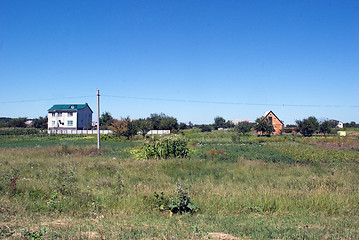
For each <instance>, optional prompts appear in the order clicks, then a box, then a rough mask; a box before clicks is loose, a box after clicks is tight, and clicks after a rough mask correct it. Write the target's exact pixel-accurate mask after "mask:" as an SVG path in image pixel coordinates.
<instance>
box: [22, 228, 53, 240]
mask: <svg viewBox="0 0 359 240" xmlns="http://www.w3.org/2000/svg"><path fill="white" fill-rule="evenodd" d="M46 233H47V230H46V229H45V228H42V229H40V230H37V231H32V230H27V229H24V230H22V231H21V236H22V237H23V238H25V239H31V240H41V239H44V236H45V234H46Z"/></svg>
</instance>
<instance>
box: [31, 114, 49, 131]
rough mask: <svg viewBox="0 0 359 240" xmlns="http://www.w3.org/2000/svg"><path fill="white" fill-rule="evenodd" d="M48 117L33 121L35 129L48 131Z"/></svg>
mask: <svg viewBox="0 0 359 240" xmlns="http://www.w3.org/2000/svg"><path fill="white" fill-rule="evenodd" d="M47 120H48V119H47V116H46V117H39V118H35V119H33V120H32V126H33V127H34V128H38V129H42V130H46V129H47Z"/></svg>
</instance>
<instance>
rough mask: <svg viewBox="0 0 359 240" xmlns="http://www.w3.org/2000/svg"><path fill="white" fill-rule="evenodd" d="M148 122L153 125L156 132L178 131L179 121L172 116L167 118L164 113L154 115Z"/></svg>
mask: <svg viewBox="0 0 359 240" xmlns="http://www.w3.org/2000/svg"><path fill="white" fill-rule="evenodd" d="M147 121H148V122H149V123H150V124H151V127H152V129H154V130H172V131H173V130H178V122H177V119H176V118H174V117H171V116H167V115H166V114H164V113H161V114H157V113H152V114H151V115H150V117H148V118H147Z"/></svg>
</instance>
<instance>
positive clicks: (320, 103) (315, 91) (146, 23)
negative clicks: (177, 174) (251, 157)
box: [0, 0, 359, 124]
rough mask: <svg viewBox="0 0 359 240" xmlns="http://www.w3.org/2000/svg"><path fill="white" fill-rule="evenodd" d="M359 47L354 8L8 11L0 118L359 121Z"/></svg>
mask: <svg viewBox="0 0 359 240" xmlns="http://www.w3.org/2000/svg"><path fill="white" fill-rule="evenodd" d="M358 43H359V1H357V0H354V1H349V0H340V1H339V0H338V1H330V0H325V1H324V0H323V1H321V0H300V1H299V0H298V1H284V0H283V1H279V0H278V1H265V0H262V1H256V0H250V1H249V0H247V1H241V0H225V1H223V0H177V1H174V0H161V1H160V0H152V1H148V0H141V1H138V0H129V1H115V0H113V1H112V0H104V1H99V0H98V1H93V0H86V1H80V0H75V1H67V0H64V1H60V0H51V1H50V0H41V1H40V0H33V1H28V0H23V1H20V0H13V1H10V0H3V1H0V81H1V95H0V116H4V117H22V116H24V117H29V118H33V117H39V116H45V115H46V113H47V109H49V108H50V107H51V106H52V105H53V104H60V103H85V102H87V103H89V104H90V106H91V108H92V109H93V111H94V112H96V89H97V88H98V89H100V94H101V112H104V111H109V112H110V113H111V114H112V115H113V116H114V117H116V118H120V117H126V116H130V117H131V118H143V117H147V116H149V115H150V114H151V113H161V112H163V113H165V114H167V115H170V116H174V117H176V118H177V119H178V121H181V122H189V121H192V122H193V123H212V122H213V119H214V118H215V117H216V116H222V117H224V118H225V119H227V120H231V119H251V120H252V121H254V120H255V119H256V118H257V117H259V116H261V115H262V114H263V113H264V112H265V111H267V110H272V111H274V112H275V113H276V115H277V116H278V117H279V118H280V119H282V120H283V121H284V122H285V123H287V124H290V123H294V121H295V120H296V119H302V118H306V117H309V116H316V117H317V118H319V119H321V118H329V119H338V120H341V121H343V122H349V121H356V122H359V94H358V90H359V44H358ZM28 100H31V101H28Z"/></svg>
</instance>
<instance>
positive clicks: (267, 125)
mask: <svg viewBox="0 0 359 240" xmlns="http://www.w3.org/2000/svg"><path fill="white" fill-rule="evenodd" d="M254 130H256V131H257V132H258V133H259V134H260V135H262V136H263V135H267V136H270V135H271V134H272V133H273V132H274V127H273V125H272V123H271V122H270V121H269V120H268V119H267V118H266V117H264V116H262V117H260V118H257V119H256V122H255V124H254Z"/></svg>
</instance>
